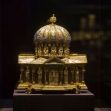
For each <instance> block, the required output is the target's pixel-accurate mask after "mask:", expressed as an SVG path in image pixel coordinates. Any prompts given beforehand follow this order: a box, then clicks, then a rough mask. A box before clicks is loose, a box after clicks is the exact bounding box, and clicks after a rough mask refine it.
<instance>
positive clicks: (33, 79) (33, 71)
mask: <svg viewBox="0 0 111 111" xmlns="http://www.w3.org/2000/svg"><path fill="white" fill-rule="evenodd" d="M32 83H33V84H34V83H35V68H34V67H32Z"/></svg>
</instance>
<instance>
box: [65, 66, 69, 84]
mask: <svg viewBox="0 0 111 111" xmlns="http://www.w3.org/2000/svg"><path fill="white" fill-rule="evenodd" d="M64 84H68V68H67V67H65V69H64Z"/></svg>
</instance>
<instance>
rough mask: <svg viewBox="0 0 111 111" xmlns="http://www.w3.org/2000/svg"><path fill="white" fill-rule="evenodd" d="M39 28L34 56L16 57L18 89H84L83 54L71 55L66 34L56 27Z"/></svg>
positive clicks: (68, 38) (35, 36)
mask: <svg viewBox="0 0 111 111" xmlns="http://www.w3.org/2000/svg"><path fill="white" fill-rule="evenodd" d="M55 22H56V17H55V16H54V15H53V16H52V17H51V18H50V24H49V25H45V26H43V27H42V28H40V29H39V30H38V31H37V32H36V33H35V35H34V43H35V54H34V55H33V54H19V56H18V63H19V65H20V81H19V84H18V87H17V89H26V90H27V89H28V90H31V89H34V90H36V91H46V90H47V91H54V90H55V91H61V90H62V91H66V90H73V89H75V90H76V92H78V90H80V89H87V86H86V85H85V82H84V72H85V64H86V63H87V58H86V55H85V54H70V49H69V44H70V42H71V37H70V34H69V32H68V31H67V30H66V29H65V28H63V27H61V26H59V25H56V24H55Z"/></svg>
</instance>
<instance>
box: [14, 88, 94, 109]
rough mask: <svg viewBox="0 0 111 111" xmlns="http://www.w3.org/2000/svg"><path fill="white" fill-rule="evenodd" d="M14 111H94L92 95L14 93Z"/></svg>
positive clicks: (86, 92)
mask: <svg viewBox="0 0 111 111" xmlns="http://www.w3.org/2000/svg"><path fill="white" fill-rule="evenodd" d="M13 97H14V102H13V104H14V111H94V95H93V94H92V93H91V92H89V91H88V90H86V91H85V92H82V93H80V94H24V93H16V92H15V93H14V96H13Z"/></svg>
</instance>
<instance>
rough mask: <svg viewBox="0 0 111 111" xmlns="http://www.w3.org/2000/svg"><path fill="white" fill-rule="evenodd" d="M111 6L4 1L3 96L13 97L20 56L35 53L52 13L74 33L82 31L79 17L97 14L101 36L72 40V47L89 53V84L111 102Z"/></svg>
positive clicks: (62, 0)
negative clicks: (37, 39)
mask: <svg viewBox="0 0 111 111" xmlns="http://www.w3.org/2000/svg"><path fill="white" fill-rule="evenodd" d="M110 7H111V3H110V0H104V1H102V0H3V1H2V2H1V17H0V26H1V35H0V36H1V38H0V40H1V41H0V61H1V62H0V93H1V95H0V96H1V98H12V97H13V90H14V88H16V85H17V81H18V79H19V66H18V65H17V56H18V54H19V53H23V52H24V53H33V52H34V44H33V36H34V33H35V31H36V30H37V29H38V28H40V27H41V26H43V25H45V24H47V20H48V18H49V17H50V16H51V15H52V14H53V13H55V15H56V17H57V19H58V21H57V24H59V25H62V26H63V27H65V28H66V29H67V30H68V31H69V32H70V33H71V34H72V33H73V32H79V24H80V18H82V17H85V18H87V17H88V15H90V14H95V16H96V26H95V32H102V33H103V35H102V37H98V38H97V39H88V40H85V39H82V40H72V42H71V47H70V48H71V51H72V52H78V53H86V54H87V57H88V65H87V71H86V75H85V79H86V84H87V86H88V88H89V90H90V91H91V92H93V93H94V94H95V97H96V98H97V99H99V100H100V101H103V102H104V103H106V104H108V105H111V32H110V31H111V13H110V12H111V8H110ZM86 31H88V28H87V27H86ZM73 38H74V37H73Z"/></svg>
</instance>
